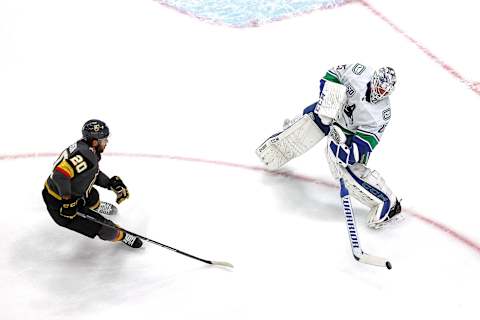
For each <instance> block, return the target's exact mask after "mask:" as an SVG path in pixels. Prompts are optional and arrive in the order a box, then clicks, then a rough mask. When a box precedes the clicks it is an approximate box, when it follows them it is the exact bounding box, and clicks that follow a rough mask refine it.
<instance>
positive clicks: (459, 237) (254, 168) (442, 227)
mask: <svg viewBox="0 0 480 320" xmlns="http://www.w3.org/2000/svg"><path fill="white" fill-rule="evenodd" d="M57 155H58V154H56V153H52V152H39V153H37V152H35V153H33V152H32V153H24V154H12V155H0V161H1V160H17V159H28V158H36V157H55V156H57ZM106 155H109V156H119V157H132V158H151V159H170V160H178V161H188V162H197V163H207V164H213V165H219V166H225V167H233V168H240V169H246V170H252V171H261V172H265V173H268V174H272V175H278V176H285V177H289V178H293V179H297V180H301V181H305V182H309V183H314V184H317V185H321V186H325V187H329V188H337V187H338V186H337V184H335V183H333V182H329V181H324V180H322V179H319V178H313V177H309V176H305V175H300V174H296V173H291V172H284V171H283V172H282V171H270V170H268V169H266V168H265V167H259V166H252V165H245V164H238V163H232V162H226V161H219V160H208V159H200V158H194V157H182V156H171V155H162V154H148V153H125V152H110V153H107V154H106ZM404 211H405V212H407V213H408V214H410V215H411V216H412V217H415V218H417V219H418V220H420V221H422V222H424V223H426V224H428V225H430V226H432V227H435V228H436V229H437V230H440V231H442V232H444V233H446V234H448V235H450V236H451V237H453V238H455V239H457V240H458V241H460V242H461V243H463V244H464V245H466V246H468V247H470V248H471V249H473V250H474V251H475V252H477V253H478V254H480V245H479V244H477V243H476V242H474V241H473V240H471V239H469V238H468V237H466V236H463V235H461V234H460V233H458V232H456V231H454V230H453V229H451V228H449V227H447V226H446V225H444V224H441V223H440V222H436V221H434V220H432V219H430V218H427V217H425V216H423V215H421V214H419V213H416V212H413V211H412V210H410V209H404Z"/></svg>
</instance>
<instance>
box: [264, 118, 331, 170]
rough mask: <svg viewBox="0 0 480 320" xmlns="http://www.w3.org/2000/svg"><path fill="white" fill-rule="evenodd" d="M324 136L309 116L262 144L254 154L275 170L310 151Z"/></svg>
mask: <svg viewBox="0 0 480 320" xmlns="http://www.w3.org/2000/svg"><path fill="white" fill-rule="evenodd" d="M323 137H325V134H324V133H323V132H322V131H321V130H320V129H319V127H318V126H317V125H316V124H315V122H314V121H313V120H312V118H311V116H310V115H309V114H305V115H303V116H302V117H301V118H300V119H299V120H298V121H296V122H295V123H294V124H292V125H291V126H290V127H288V128H286V129H285V130H284V131H282V132H280V133H277V134H275V135H273V136H271V137H270V138H268V139H267V140H265V142H263V143H262V144H261V145H260V147H258V148H257V150H256V154H257V156H258V157H259V158H260V160H262V161H263V163H265V165H266V166H267V167H268V168H269V169H270V170H276V169H278V168H280V167H282V166H283V165H285V164H286V163H287V162H289V161H290V160H292V159H293V158H296V157H298V156H300V155H302V154H304V153H305V152H306V151H308V150H309V149H311V148H312V147H313V146H314V145H316V144H317V143H318V142H319V141H320V140H322V139H323Z"/></svg>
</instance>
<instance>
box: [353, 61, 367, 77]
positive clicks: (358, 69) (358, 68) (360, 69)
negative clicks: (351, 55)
mask: <svg viewBox="0 0 480 320" xmlns="http://www.w3.org/2000/svg"><path fill="white" fill-rule="evenodd" d="M363 71H365V66H364V65H363V64H360V63H356V64H355V65H354V66H353V67H352V72H353V73H355V74H356V75H361V74H362V72H363Z"/></svg>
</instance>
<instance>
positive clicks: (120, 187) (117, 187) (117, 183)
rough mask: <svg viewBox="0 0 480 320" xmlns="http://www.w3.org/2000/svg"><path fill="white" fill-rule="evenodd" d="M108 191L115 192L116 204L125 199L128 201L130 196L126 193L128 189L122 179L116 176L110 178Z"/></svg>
mask: <svg viewBox="0 0 480 320" xmlns="http://www.w3.org/2000/svg"><path fill="white" fill-rule="evenodd" d="M110 190H112V191H113V192H115V194H116V195H117V203H118V204H120V203H121V202H123V201H124V200H125V199H128V197H129V196H130V194H129V193H128V189H127V187H126V186H125V184H124V183H123V181H122V179H120V177H118V176H113V177H111V178H110Z"/></svg>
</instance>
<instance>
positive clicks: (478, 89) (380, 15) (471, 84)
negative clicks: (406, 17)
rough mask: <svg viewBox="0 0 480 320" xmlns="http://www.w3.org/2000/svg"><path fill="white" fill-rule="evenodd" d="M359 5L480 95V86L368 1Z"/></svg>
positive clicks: (361, 1)
mask: <svg viewBox="0 0 480 320" xmlns="http://www.w3.org/2000/svg"><path fill="white" fill-rule="evenodd" d="M357 2H358V3H360V4H361V5H363V6H364V7H365V8H367V9H368V10H370V11H371V12H372V13H373V14H374V15H375V16H377V17H378V18H380V19H382V20H383V21H385V22H386V23H387V24H388V25H389V26H390V27H392V28H393V30H395V31H396V32H398V33H400V34H401V35H402V36H404V37H405V38H407V40H408V41H410V42H411V43H413V44H414V45H415V46H416V47H417V48H419V49H420V50H421V51H423V53H425V54H426V55H427V56H428V57H429V58H430V59H432V60H433V61H434V62H435V63H437V64H438V65H440V66H441V67H442V68H443V69H445V70H446V71H447V72H448V73H450V75H452V76H453V77H455V78H457V80H459V81H460V82H462V83H463V84H465V85H467V86H468V87H469V88H470V89H471V90H472V91H473V92H475V93H476V94H478V95H480V84H479V83H475V82H472V81H469V80H467V79H466V78H465V77H464V76H462V75H461V74H460V72H458V71H457V70H455V69H454V68H453V67H452V66H450V65H449V64H447V63H446V62H445V61H443V60H441V59H440V58H439V57H437V56H436V55H435V54H433V52H432V51H430V50H429V49H428V48H426V47H425V46H424V45H423V44H421V43H420V42H419V41H417V40H415V39H413V38H412V37H411V36H410V35H408V34H407V33H406V32H405V31H403V30H402V29H400V28H399V27H398V26H397V25H396V24H394V23H393V22H392V21H391V20H390V19H388V18H387V17H386V16H385V15H384V14H383V13H381V12H380V11H378V10H377V9H375V8H374V7H372V5H370V4H369V3H368V1H366V0H357Z"/></svg>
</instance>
